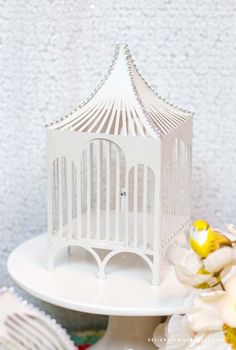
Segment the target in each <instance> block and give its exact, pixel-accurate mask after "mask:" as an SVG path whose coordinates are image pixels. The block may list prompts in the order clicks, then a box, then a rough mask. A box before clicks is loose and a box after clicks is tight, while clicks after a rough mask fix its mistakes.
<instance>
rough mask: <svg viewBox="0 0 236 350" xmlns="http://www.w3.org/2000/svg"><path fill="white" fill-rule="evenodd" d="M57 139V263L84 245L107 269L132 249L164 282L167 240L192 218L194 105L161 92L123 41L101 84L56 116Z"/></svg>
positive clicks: (51, 197) (51, 230)
mask: <svg viewBox="0 0 236 350" xmlns="http://www.w3.org/2000/svg"><path fill="white" fill-rule="evenodd" d="M47 140H48V162H49V163H48V235H49V261H48V267H49V269H50V270H52V269H53V268H54V259H55V256H56V254H57V252H58V250H59V249H61V248H63V247H66V246H67V247H70V246H74V245H75V246H80V247H83V248H85V249H87V250H88V251H89V252H91V253H92V254H93V256H94V257H95V259H96V261H97V263H98V268H99V272H98V276H99V277H101V278H103V277H105V267H106V265H107V263H108V262H109V260H110V259H111V258H112V257H113V256H115V255H116V254H119V253H123V252H131V253H135V254H138V255H139V256H140V257H142V258H143V259H144V260H145V261H146V263H147V264H148V265H149V266H150V268H151V271H152V275H153V284H154V285H158V284H160V270H161V264H162V263H163V260H164V256H165V252H166V249H167V248H168V246H169V245H170V244H171V243H173V242H174V241H175V240H176V238H177V237H178V235H179V233H180V232H181V231H183V230H184V229H186V228H188V227H189V224H190V186H191V145H192V114H191V113H190V112H187V111H185V110H183V109H179V108H177V107H176V106H173V105H172V104H169V103H168V102H167V101H165V100H164V99H163V98H161V97H160V96H158V95H157V94H156V93H155V92H154V91H153V89H152V88H151V87H150V86H149V85H148V84H147V83H146V81H145V80H144V79H143V77H142V76H141V75H140V73H139V72H138V70H137V68H136V66H135V64H134V62H133V59H132V57H131V55H130V52H129V50H128V47H127V46H126V45H118V46H117V48H116V52H115V56H114V60H113V63H112V65H111V67H110V69H109V72H108V74H107V75H106V77H105V79H104V80H103V81H102V82H101V84H100V86H99V87H98V89H96V90H95V91H94V93H93V94H92V95H91V96H90V98H89V99H88V100H87V101H85V103H84V104H83V105H81V106H80V107H79V108H78V109H75V110H74V111H73V112H72V113H70V114H69V115H67V116H66V117H64V118H62V119H60V120H59V121H56V122H54V123H51V124H49V125H48V126H47ZM100 249H102V250H103V251H104V250H106V251H107V254H106V256H105V258H102V257H101V254H99V251H100Z"/></svg>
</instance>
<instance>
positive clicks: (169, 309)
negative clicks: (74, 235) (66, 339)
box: [8, 234, 189, 350]
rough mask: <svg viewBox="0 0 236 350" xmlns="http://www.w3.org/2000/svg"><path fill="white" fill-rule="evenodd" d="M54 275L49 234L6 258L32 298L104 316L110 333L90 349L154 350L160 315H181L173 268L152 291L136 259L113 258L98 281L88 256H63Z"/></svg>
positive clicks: (183, 296)
mask: <svg viewBox="0 0 236 350" xmlns="http://www.w3.org/2000/svg"><path fill="white" fill-rule="evenodd" d="M55 265H56V269H55V271H54V272H49V271H48V270H47V235H46V234H43V235H40V236H37V237H35V238H32V239H30V240H28V241H26V242H24V243H23V244H21V245H19V246H18V247H17V248H16V249H15V250H14V251H13V252H12V253H11V255H10V257H9V259H8V271H9V274H10V276H11V278H12V279H13V280H14V282H15V283H16V284H17V285H18V286H19V287H20V288H22V289H24V290H25V291H26V292H28V293H30V294H31V295H33V296H35V297H37V298H39V299H41V300H43V301H46V302H48V303H51V304H54V305H58V306H61V307H64V308H67V309H71V310H75V311H81V312H87V313H92V314H100V315H108V316H109V323H108V328H107V331H106V333H105V335H104V336H103V338H102V339H101V340H100V341H98V343H97V344H95V345H94V346H92V347H91V350H92V349H93V350H105V349H109V350H144V349H145V350H151V349H156V347H155V346H154V345H153V343H152V341H151V338H152V334H153V331H154V329H155V327H156V326H157V324H158V322H159V319H160V317H158V316H162V315H172V314H174V313H184V312H185V311H186V309H187V303H186V300H187V296H188V293H189V292H188V291H187V290H186V289H185V288H184V287H183V286H181V285H180V284H179V282H178V281H177V279H176V277H175V273H174V268H173V266H171V265H165V266H164V267H163V271H162V272H163V277H162V284H161V286H160V287H156V286H152V284H151V278H152V276H151V272H150V270H149V269H148V267H147V266H145V265H144V262H143V261H142V260H141V259H140V258H139V257H137V256H136V255H134V254H122V256H116V257H114V258H113V260H112V261H110V263H109V265H108V266H107V271H106V272H107V278H106V279H104V280H101V279H98V278H97V277H96V273H97V266H96V263H95V261H94V258H93V257H92V256H91V255H90V253H88V252H87V251H85V250H83V249H81V248H78V247H73V248H72V251H71V253H70V255H69V256H68V255H67V252H66V251H64V252H63V251H62V252H61V253H60V254H59V256H58V257H57V260H56V264H55Z"/></svg>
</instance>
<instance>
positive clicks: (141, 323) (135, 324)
mask: <svg viewBox="0 0 236 350" xmlns="http://www.w3.org/2000/svg"><path fill="white" fill-rule="evenodd" d="M159 319H160V318H159V317H137V316H136V317H135V316H133V317H132V316H131V317H128V316H127V317H125V316H110V317H109V323H108V328H107V331H106V333H105V335H104V336H103V338H102V339H101V340H100V341H98V343H97V344H95V345H94V346H92V347H91V350H104V349H109V350H144V349H145V350H155V349H156V347H155V346H154V344H153V343H152V334H153V331H154V330H155V328H156V327H157V325H158V323H159Z"/></svg>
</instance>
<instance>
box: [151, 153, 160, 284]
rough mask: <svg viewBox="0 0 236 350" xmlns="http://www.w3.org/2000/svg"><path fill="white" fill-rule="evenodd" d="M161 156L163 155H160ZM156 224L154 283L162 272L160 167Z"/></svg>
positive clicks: (156, 188)
mask: <svg viewBox="0 0 236 350" xmlns="http://www.w3.org/2000/svg"><path fill="white" fill-rule="evenodd" d="M160 158H161V157H160ZM153 191H154V208H153V213H154V225H153V245H154V247H153V248H154V249H153V250H154V256H153V284H154V285H159V284H160V272H161V266H160V264H161V226H162V218H161V208H162V198H161V171H160V167H159V168H158V169H156V171H155V176H154V189H153Z"/></svg>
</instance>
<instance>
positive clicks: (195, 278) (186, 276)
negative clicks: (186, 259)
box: [175, 265, 212, 287]
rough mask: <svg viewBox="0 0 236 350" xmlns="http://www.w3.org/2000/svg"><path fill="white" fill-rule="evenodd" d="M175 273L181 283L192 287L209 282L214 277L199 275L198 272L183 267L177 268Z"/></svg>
mask: <svg viewBox="0 0 236 350" xmlns="http://www.w3.org/2000/svg"><path fill="white" fill-rule="evenodd" d="M175 272H176V276H177V278H178V280H179V281H180V282H181V283H183V284H185V285H187V286H192V287H193V286H196V285H199V284H202V283H204V282H207V281H209V279H210V278H211V277H212V275H211V274H210V275H207V274H197V273H196V272H192V271H191V270H189V269H188V268H187V267H185V266H183V265H177V266H176V267H175Z"/></svg>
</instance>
